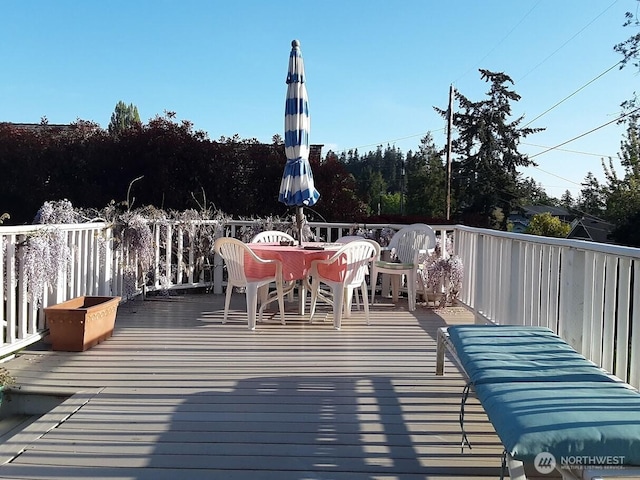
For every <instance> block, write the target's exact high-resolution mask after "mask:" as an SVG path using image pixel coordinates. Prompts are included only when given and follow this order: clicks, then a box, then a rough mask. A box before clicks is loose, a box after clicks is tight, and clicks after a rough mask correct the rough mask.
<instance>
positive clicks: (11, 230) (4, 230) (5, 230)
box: [0, 222, 111, 235]
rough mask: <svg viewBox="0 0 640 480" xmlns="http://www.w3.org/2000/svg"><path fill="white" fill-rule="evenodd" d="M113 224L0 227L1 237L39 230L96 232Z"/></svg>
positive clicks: (91, 223)
mask: <svg viewBox="0 0 640 480" xmlns="http://www.w3.org/2000/svg"><path fill="white" fill-rule="evenodd" d="M110 225H111V224H110V223H107V222H90V223H59V224H37V225H13V226H0V235H12V234H18V235H24V234H29V233H35V232H38V231H39V230H48V229H51V228H57V229H60V230H63V231H65V232H73V231H78V230H95V229H98V228H107V227H109V226H110Z"/></svg>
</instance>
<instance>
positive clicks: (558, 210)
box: [522, 205, 575, 217]
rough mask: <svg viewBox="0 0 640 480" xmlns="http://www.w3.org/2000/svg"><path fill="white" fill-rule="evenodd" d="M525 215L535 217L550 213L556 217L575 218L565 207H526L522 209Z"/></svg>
mask: <svg viewBox="0 0 640 480" xmlns="http://www.w3.org/2000/svg"><path fill="white" fill-rule="evenodd" d="M522 210H523V211H524V213H525V215H529V216H533V215H539V214H541V213H547V212H548V213H550V214H551V215H553V216H554V217H574V216H575V215H574V214H573V213H571V212H570V211H569V210H567V209H566V208H563V207H554V206H551V205H525V206H524V207H522Z"/></svg>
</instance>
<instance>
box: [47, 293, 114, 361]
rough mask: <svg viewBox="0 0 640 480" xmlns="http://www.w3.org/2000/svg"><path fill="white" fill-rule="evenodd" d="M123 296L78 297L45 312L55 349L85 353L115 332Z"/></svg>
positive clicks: (48, 308)
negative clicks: (114, 328) (119, 305)
mask: <svg viewBox="0 0 640 480" xmlns="http://www.w3.org/2000/svg"><path fill="white" fill-rule="evenodd" d="M119 303H120V297H86V296H85V297H76V298H72V299H71V300H67V301H66V302H62V303H59V304H57V305H53V306H51V307H46V308H45V309H44V313H45V317H46V319H47V325H48V326H49V337H50V340H51V344H52V347H53V349H54V350H61V351H66V352H83V351H85V350H87V349H89V348H91V347H93V346H94V345H97V344H98V343H100V342H102V341H103V340H106V339H107V338H109V337H110V336H111V334H112V333H113V326H114V324H115V321H116V312H117V310H118V304H119Z"/></svg>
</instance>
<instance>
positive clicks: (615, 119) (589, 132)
mask: <svg viewBox="0 0 640 480" xmlns="http://www.w3.org/2000/svg"><path fill="white" fill-rule="evenodd" d="M639 111H640V107H639V108H636V109H635V110H632V111H630V112H628V113H623V114H622V115H620V116H619V117H618V118H614V119H613V120H611V121H609V122H607V123H605V124H603V125H600V126H599V127H596V128H593V129H591V130H589V131H588V132H585V133H582V134H580V135H578V136H576V137H573V138H571V139H569V140H567V141H566V142H562V143H559V144H558V145H556V146H555V147H550V148H548V149H546V150H543V151H542V152H539V153H536V154H535V155H531V156H529V159H531V158H535V157H539V156H540V155H544V154H545V153H547V152H550V151H551V150H555V149H557V148H558V147H561V146H563V145H566V144H567V143H571V142H573V141H575V140H577V139H579V138H582V137H586V136H587V135H590V134H592V133H593V132H595V131H597V130H600V129H601V128H604V127H606V126H607V125H611V124H612V123H615V122H618V121H619V120H621V119H623V118H625V117H628V116H629V115H633V114H634V113H636V112H639Z"/></svg>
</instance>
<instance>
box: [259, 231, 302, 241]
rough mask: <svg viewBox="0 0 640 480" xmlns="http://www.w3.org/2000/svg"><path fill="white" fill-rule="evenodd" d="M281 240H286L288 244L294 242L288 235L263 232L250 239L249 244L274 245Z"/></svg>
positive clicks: (276, 232)
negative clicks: (262, 243)
mask: <svg viewBox="0 0 640 480" xmlns="http://www.w3.org/2000/svg"><path fill="white" fill-rule="evenodd" d="M281 240H286V241H288V242H293V241H295V239H294V238H293V237H292V236H291V235H289V234H288V233H285V232H280V231H278V230H267V231H265V232H260V233H258V234H257V235H256V236H255V237H253V238H252V239H251V243H261V242H264V243H276V242H279V241H281Z"/></svg>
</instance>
